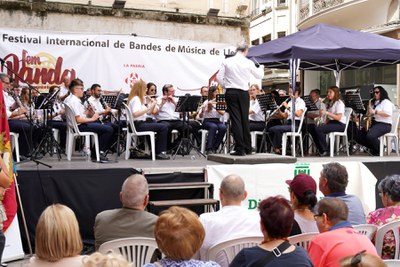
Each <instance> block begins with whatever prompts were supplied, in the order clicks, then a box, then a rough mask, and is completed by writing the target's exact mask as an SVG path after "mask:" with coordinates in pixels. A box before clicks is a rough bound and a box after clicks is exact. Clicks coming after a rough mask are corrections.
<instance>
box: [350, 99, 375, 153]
mask: <svg viewBox="0 0 400 267" xmlns="http://www.w3.org/2000/svg"><path fill="white" fill-rule="evenodd" d="M344 104H345V106H346V107H349V108H352V109H353V111H354V113H356V114H357V117H358V121H359V123H358V124H359V129H358V130H360V128H361V122H362V118H363V114H365V113H366V112H367V110H366V109H365V107H364V103H363V101H362V99H361V96H360V94H359V93H356V94H347V95H345V98H344ZM350 116H351V114H350ZM349 146H350V147H351V148H352V149H350V151H351V154H353V153H354V152H355V151H359V150H361V148H362V149H363V150H364V151H368V149H367V148H366V147H365V146H363V145H361V144H359V143H357V141H356V140H355V139H354V127H351V137H350V141H349ZM354 146H356V149H355V150H354V149H353V147H354ZM368 153H369V152H368ZM370 155H371V154H370Z"/></svg>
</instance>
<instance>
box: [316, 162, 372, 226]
mask: <svg viewBox="0 0 400 267" xmlns="http://www.w3.org/2000/svg"><path fill="white" fill-rule="evenodd" d="M348 182H349V180H348V174H347V170H346V167H344V166H343V165H341V164H339V163H337V162H331V163H328V164H324V165H322V171H321V173H320V177H319V184H318V186H319V191H321V192H322V194H324V196H325V197H335V198H339V199H341V200H343V201H344V202H345V203H346V205H347V207H348V209H349V218H348V221H349V222H350V223H351V224H352V225H357V224H365V212H364V208H363V206H362V203H361V201H360V199H359V198H358V197H357V196H355V195H349V194H346V187H347V184H348Z"/></svg>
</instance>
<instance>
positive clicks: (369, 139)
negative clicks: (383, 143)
mask: <svg viewBox="0 0 400 267" xmlns="http://www.w3.org/2000/svg"><path fill="white" fill-rule="evenodd" d="M391 129H392V125H391V124H389V123H383V122H375V121H374V122H373V123H372V126H371V128H370V129H369V131H368V132H366V131H365V130H364V129H363V130H361V131H360V132H359V134H357V137H356V141H357V143H360V144H362V145H363V146H366V147H368V148H369V149H371V153H372V155H379V145H380V143H379V137H381V136H382V135H384V134H386V133H389V132H390V130H391Z"/></svg>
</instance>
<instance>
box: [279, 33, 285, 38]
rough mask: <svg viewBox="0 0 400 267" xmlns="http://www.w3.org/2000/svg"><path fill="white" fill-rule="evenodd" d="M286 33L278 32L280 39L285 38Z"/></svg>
mask: <svg viewBox="0 0 400 267" xmlns="http://www.w3.org/2000/svg"><path fill="white" fill-rule="evenodd" d="M285 36H286V32H278V38H281V37H285Z"/></svg>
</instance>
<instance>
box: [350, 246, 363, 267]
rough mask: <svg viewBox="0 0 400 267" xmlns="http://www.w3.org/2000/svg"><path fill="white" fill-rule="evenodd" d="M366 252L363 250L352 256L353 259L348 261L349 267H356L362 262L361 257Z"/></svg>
mask: <svg viewBox="0 0 400 267" xmlns="http://www.w3.org/2000/svg"><path fill="white" fill-rule="evenodd" d="M365 252H366V250H365V249H364V250H363V251H360V252H358V253H357V254H356V255H354V257H353V258H351V261H350V266H357V265H358V264H359V263H360V262H361V260H362V255H363V254H364V253H365Z"/></svg>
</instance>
